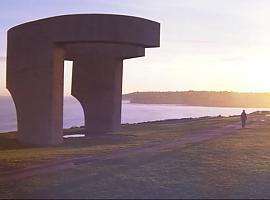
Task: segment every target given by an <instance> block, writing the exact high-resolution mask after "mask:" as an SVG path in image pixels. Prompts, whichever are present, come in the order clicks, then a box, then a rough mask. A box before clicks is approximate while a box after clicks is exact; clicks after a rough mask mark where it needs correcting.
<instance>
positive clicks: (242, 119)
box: [240, 110, 247, 128]
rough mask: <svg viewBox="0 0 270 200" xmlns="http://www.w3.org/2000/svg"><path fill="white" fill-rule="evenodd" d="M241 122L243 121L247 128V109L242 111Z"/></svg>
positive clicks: (243, 125) (243, 126)
mask: <svg viewBox="0 0 270 200" xmlns="http://www.w3.org/2000/svg"><path fill="white" fill-rule="evenodd" d="M240 118H241V122H242V128H245V126H246V121H247V114H246V111H245V110H243V112H242V113H241V116H240Z"/></svg>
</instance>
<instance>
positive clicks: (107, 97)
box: [72, 58, 123, 135]
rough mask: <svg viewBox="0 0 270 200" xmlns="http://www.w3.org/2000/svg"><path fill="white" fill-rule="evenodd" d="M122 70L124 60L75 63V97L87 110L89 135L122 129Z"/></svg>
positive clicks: (86, 118)
mask: <svg viewBox="0 0 270 200" xmlns="http://www.w3.org/2000/svg"><path fill="white" fill-rule="evenodd" d="M122 70H123V61H122V60H120V59H113V58H103V59H102V58H101V59H97V58H91V59H86V58H79V59H78V60H75V61H74V63H73V80H72V95H73V96H74V97H76V98H77V99H78V100H79V101H80V103H81V105H82V107H83V110H84V116H85V127H86V134H88V135H89V134H98V133H106V132H112V131H117V130H119V129H120V124H121V100H122Z"/></svg>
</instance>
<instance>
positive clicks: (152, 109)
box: [0, 97, 270, 132]
mask: <svg viewBox="0 0 270 200" xmlns="http://www.w3.org/2000/svg"><path fill="white" fill-rule="evenodd" d="M243 109H245V110H246V112H247V113H251V112H254V111H270V108H228V107H203V106H185V105H178V104H135V103H130V102H129V101H122V118H121V123H122V124H126V123H130V124H133V123H139V122H148V121H156V120H165V119H181V118H198V117H205V116H210V117H211V116H219V115H221V116H232V115H239V114H241V112H242V110H243ZM83 125H84V116H83V110H82V107H81V105H80V103H79V102H78V101H77V100H76V99H75V98H74V97H65V98H64V112H63V128H70V127H74V126H83ZM15 130H17V118H16V110H15V106H14V103H13V101H12V99H11V97H0V132H8V131H15Z"/></svg>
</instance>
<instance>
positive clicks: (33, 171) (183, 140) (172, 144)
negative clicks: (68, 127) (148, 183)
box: [0, 117, 264, 183]
mask: <svg viewBox="0 0 270 200" xmlns="http://www.w3.org/2000/svg"><path fill="white" fill-rule="evenodd" d="M262 120H264V119H263V118H255V117H253V118H250V119H249V121H248V124H247V125H251V124H254V123H258V122H261V121H262ZM239 128H240V122H237V123H231V124H228V125H226V126H224V127H223V128H215V129H208V130H203V131H200V132H192V133H188V134H185V135H182V136H181V137H177V138H175V139H174V140H170V141H165V142H160V143H155V144H147V145H144V146H140V147H131V148H127V149H122V150H117V151H113V152H109V153H100V154H96V155H91V156H81V157H76V158H70V159H64V160H60V161H55V162H51V163H47V164H41V165H35V166H32V167H29V168H25V169H21V170H16V171H10V172H7V173H5V174H1V175H0V183H3V182H7V181H16V180H20V179H23V178H27V177H31V176H35V175H38V174H42V173H48V172H54V171H57V170H63V169H67V168H71V167H73V166H75V165H79V164H84V163H88V162H93V161H95V160H107V159H114V158H121V157H125V156H127V155H130V154H140V153H147V152H154V151H158V150H166V149H172V148H183V147H185V146H186V145H188V144H193V143H199V142H203V141H207V140H211V139H214V138H217V137H220V136H222V135H226V134H229V133H232V132H233V131H235V130H237V129H239Z"/></svg>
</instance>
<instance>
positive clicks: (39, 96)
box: [7, 14, 160, 145]
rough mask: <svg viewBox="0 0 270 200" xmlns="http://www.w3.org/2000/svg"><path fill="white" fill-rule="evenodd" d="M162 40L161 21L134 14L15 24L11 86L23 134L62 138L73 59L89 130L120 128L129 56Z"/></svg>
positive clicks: (32, 138)
mask: <svg viewBox="0 0 270 200" xmlns="http://www.w3.org/2000/svg"><path fill="white" fill-rule="evenodd" d="M159 43H160V25H159V23H157V22H154V21H150V20H146V19H143V18H137V17H131V16H121V15H107V14H80V15H65V16H56V17H51V18H46V19H41V20H37V21H33V22H29V23H25V24H22V25H19V26H16V27H13V28H11V29H10V30H9V31H8V46H7V88H8V90H9V91H10V93H11V95H12V98H13V100H14V103H15V107H16V111H17V122H18V137H19V140H20V141H22V142H24V143H30V144H37V145H53V144H59V143H61V142H62V140H63V137H62V126H63V125H62V124H63V76H64V75H63V71H64V60H72V61H73V77H72V91H71V93H72V95H73V96H74V97H76V98H77V99H78V100H79V102H80V103H81V105H82V107H83V110H84V115H85V127H86V134H87V135H90V134H96V133H97V134H98V133H105V132H112V131H116V130H119V127H120V122H121V98H122V70H123V60H124V59H129V58H135V57H140V56H144V53H145V48H148V47H159Z"/></svg>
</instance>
